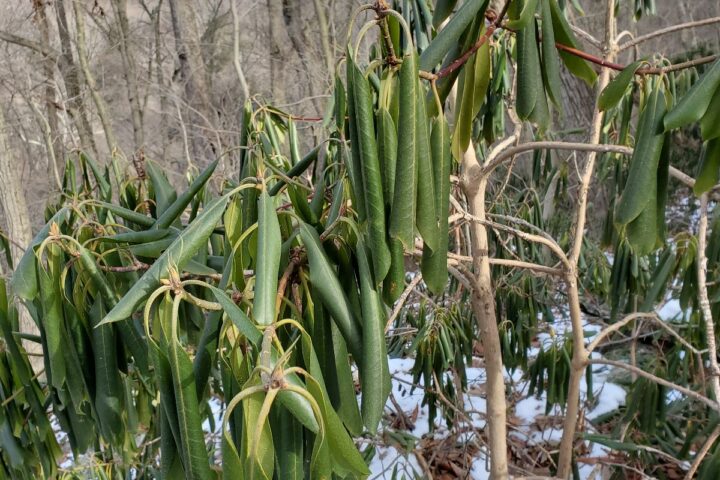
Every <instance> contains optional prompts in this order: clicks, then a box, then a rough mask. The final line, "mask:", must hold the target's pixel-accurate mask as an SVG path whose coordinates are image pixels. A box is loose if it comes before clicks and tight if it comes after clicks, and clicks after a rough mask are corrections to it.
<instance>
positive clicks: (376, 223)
mask: <svg viewBox="0 0 720 480" xmlns="http://www.w3.org/2000/svg"><path fill="white" fill-rule="evenodd" d="M347 61H348V63H352V61H351V60H350V59H348V60H347ZM353 70H354V71H353V102H354V104H355V109H354V116H352V117H350V124H351V125H352V124H353V123H356V127H355V128H356V130H357V136H358V144H357V146H355V145H353V148H360V156H361V158H362V161H361V164H362V178H363V187H364V195H365V213H366V215H367V221H368V223H367V227H368V233H369V236H370V244H371V246H372V264H373V273H374V275H375V283H376V284H378V283H380V282H382V280H383V279H384V278H385V275H387V272H388V269H389V268H390V250H389V249H388V246H387V242H386V241H385V235H386V229H385V201H384V199H383V188H382V175H381V173H380V161H379V159H378V150H377V143H376V141H375V125H374V124H375V122H374V117H375V115H374V114H373V100H372V92H371V90H370V83H369V82H368V81H367V79H366V78H365V76H364V75H363V74H362V72H361V71H360V69H359V68H357V66H356V65H354V64H353Z"/></svg>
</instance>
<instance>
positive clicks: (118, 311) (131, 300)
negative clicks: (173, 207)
mask: <svg viewBox="0 0 720 480" xmlns="http://www.w3.org/2000/svg"><path fill="white" fill-rule="evenodd" d="M229 200H230V197H229V196H227V195H226V196H224V197H221V198H218V199H216V200H214V201H213V202H212V203H211V204H209V205H208V206H207V208H206V209H205V210H204V211H203V212H202V213H201V214H200V215H199V216H198V217H197V218H196V219H195V220H194V221H193V222H192V223H191V224H190V225H189V226H188V227H187V228H186V229H185V230H183V232H182V233H181V234H180V235H179V236H178V238H177V239H175V241H174V242H173V243H172V244H171V245H170V247H168V249H167V250H166V251H165V253H163V254H162V255H161V256H160V258H158V259H157V261H156V262H155V263H153V265H152V267H150V268H149V269H148V271H147V272H145V274H144V275H143V276H142V277H140V279H139V280H138V281H137V282H136V283H135V284H134V285H133V286H132V288H131V289H130V290H128V292H127V293H126V294H125V296H123V298H122V300H120V302H119V303H118V304H117V305H115V307H114V308H113V309H112V310H111V311H110V312H109V313H108V314H107V315H106V316H105V318H104V319H103V321H102V322H101V323H100V324H101V325H102V324H106V323H112V322H117V321H120V320H124V319H126V318H129V317H130V316H131V315H132V314H133V312H134V311H135V310H136V309H137V308H138V307H139V306H140V305H141V304H142V303H143V302H144V301H145V300H146V299H147V297H148V296H149V295H150V294H151V293H152V292H153V291H154V290H155V289H156V288H157V287H158V286H159V285H160V280H161V279H163V278H167V276H168V271H169V269H170V267H174V268H176V269H177V270H178V271H180V270H182V268H183V267H184V266H185V265H186V264H187V262H188V261H189V260H190V259H191V258H192V257H193V256H194V255H195V254H196V253H197V251H198V249H199V248H201V246H202V245H203V244H204V243H205V242H207V239H208V238H209V237H210V234H211V233H212V231H213V229H214V228H215V225H216V224H217V222H218V221H219V220H220V218H222V214H223V212H224V211H225V207H226V206H227V203H228V201H229Z"/></svg>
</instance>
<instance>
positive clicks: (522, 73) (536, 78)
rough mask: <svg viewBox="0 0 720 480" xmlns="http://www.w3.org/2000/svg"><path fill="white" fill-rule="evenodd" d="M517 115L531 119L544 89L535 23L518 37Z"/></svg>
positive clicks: (519, 33) (524, 118)
mask: <svg viewBox="0 0 720 480" xmlns="http://www.w3.org/2000/svg"><path fill="white" fill-rule="evenodd" d="M517 57H518V61H517V114H518V116H519V117H520V118H521V119H523V120H527V119H528V118H530V115H531V114H532V112H533V110H534V109H535V104H536V103H537V102H538V98H539V97H540V95H544V94H545V93H544V91H543V88H542V72H541V70H540V57H539V55H538V50H537V42H536V41H535V23H534V21H533V24H532V25H531V26H529V27H527V28H524V29H523V30H521V31H520V32H518V35H517Z"/></svg>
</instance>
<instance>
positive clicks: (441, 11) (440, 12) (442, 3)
mask: <svg viewBox="0 0 720 480" xmlns="http://www.w3.org/2000/svg"><path fill="white" fill-rule="evenodd" d="M456 3H457V0H438V1H437V2H435V11H434V12H433V18H432V25H433V28H435V29H436V30H437V29H438V28H439V27H440V25H441V24H442V23H443V22H444V21H445V19H446V18H448V17H449V16H450V14H451V13H452V11H453V9H454V8H455V4H456Z"/></svg>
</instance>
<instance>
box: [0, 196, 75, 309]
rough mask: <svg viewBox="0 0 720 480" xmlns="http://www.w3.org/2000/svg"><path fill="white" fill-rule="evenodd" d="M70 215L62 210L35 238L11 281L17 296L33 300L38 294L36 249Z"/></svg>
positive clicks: (64, 209) (66, 210)
mask: <svg viewBox="0 0 720 480" xmlns="http://www.w3.org/2000/svg"><path fill="white" fill-rule="evenodd" d="M67 214H68V209H67V208H66V207H63V208H61V209H60V210H58V211H57V213H56V214H55V215H53V216H52V218H51V219H50V220H49V221H48V222H47V223H46V224H45V226H44V227H43V228H42V229H41V230H40V231H39V232H38V233H37V234H36V235H35V237H33V239H32V241H31V242H30V245H28V248H27V250H25V253H24V254H23V256H22V258H20V262H18V264H17V267H16V268H15V272H14V273H13V276H12V279H11V280H10V288H12V291H13V293H14V294H15V295H17V296H18V297H20V298H22V299H23V300H33V299H35V297H36V296H37V293H38V277H37V270H36V267H35V265H36V263H37V259H36V257H35V247H37V246H38V245H40V244H41V243H42V242H43V240H45V239H46V238H47V237H48V235H49V234H50V227H51V226H52V224H53V223H57V224H58V225H59V224H61V223H63V222H64V221H65V219H66V216H67Z"/></svg>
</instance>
